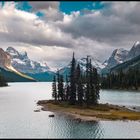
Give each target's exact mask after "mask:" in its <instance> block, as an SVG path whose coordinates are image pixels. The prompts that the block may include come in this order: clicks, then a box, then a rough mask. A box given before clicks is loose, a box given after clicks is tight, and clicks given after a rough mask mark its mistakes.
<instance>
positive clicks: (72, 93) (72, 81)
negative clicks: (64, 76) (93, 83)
mask: <svg viewBox="0 0 140 140" xmlns="http://www.w3.org/2000/svg"><path fill="white" fill-rule="evenodd" d="M75 68H76V60H75V58H74V53H73V58H72V62H71V71H70V100H69V102H70V104H75V103H76V81H75Z"/></svg>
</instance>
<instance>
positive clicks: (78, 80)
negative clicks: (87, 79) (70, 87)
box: [76, 64, 83, 105]
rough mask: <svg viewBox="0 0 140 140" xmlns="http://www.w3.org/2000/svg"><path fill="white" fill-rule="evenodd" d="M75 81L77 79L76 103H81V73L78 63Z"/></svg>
mask: <svg viewBox="0 0 140 140" xmlns="http://www.w3.org/2000/svg"><path fill="white" fill-rule="evenodd" d="M76 81H77V98H78V104H80V105H81V104H82V103H83V83H82V73H81V70H80V65H79V64H78V66H77V69H76Z"/></svg>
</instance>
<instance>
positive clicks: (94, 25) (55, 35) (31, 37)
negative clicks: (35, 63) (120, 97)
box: [0, 1, 140, 68]
mask: <svg viewBox="0 0 140 140" xmlns="http://www.w3.org/2000/svg"><path fill="white" fill-rule="evenodd" d="M135 41H140V2H83V1H82V2H35V1H34V2H33V1H32V2H30V1H28V2H0V47H1V48H3V49H4V50H5V49H6V48H7V47H8V46H13V47H15V48H16V49H17V50H19V51H21V50H22V51H27V52H28V55H29V57H30V58H31V59H33V60H45V61H47V63H48V65H49V66H50V67H53V68H54V67H55V68H57V67H62V66H64V65H66V64H67V63H68V62H69V60H70V59H71V56H72V52H73V51H75V53H76V57H77V58H80V57H83V56H86V55H92V56H93V57H96V58H97V59H99V60H101V61H103V60H105V59H106V58H108V57H109V55H110V54H111V52H112V51H113V50H114V49H116V48H124V49H127V50H129V49H130V48H131V47H132V45H133V44H134V42H135Z"/></svg>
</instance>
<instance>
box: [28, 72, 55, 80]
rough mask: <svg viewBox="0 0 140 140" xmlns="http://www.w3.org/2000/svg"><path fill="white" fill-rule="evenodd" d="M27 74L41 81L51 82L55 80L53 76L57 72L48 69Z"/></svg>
mask: <svg viewBox="0 0 140 140" xmlns="http://www.w3.org/2000/svg"><path fill="white" fill-rule="evenodd" d="M26 74H27V75H29V76H31V77H33V78H34V79H36V80H37V81H40V82H51V81H53V77H54V75H55V73H54V72H52V71H46V72H42V73H26Z"/></svg>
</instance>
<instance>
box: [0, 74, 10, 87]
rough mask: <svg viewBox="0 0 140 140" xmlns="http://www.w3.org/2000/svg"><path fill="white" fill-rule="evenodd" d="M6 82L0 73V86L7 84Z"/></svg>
mask: <svg viewBox="0 0 140 140" xmlns="http://www.w3.org/2000/svg"><path fill="white" fill-rule="evenodd" d="M7 85H8V84H7V82H6V81H5V79H4V77H3V76H2V74H1V73H0V87H3V86H7Z"/></svg>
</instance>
